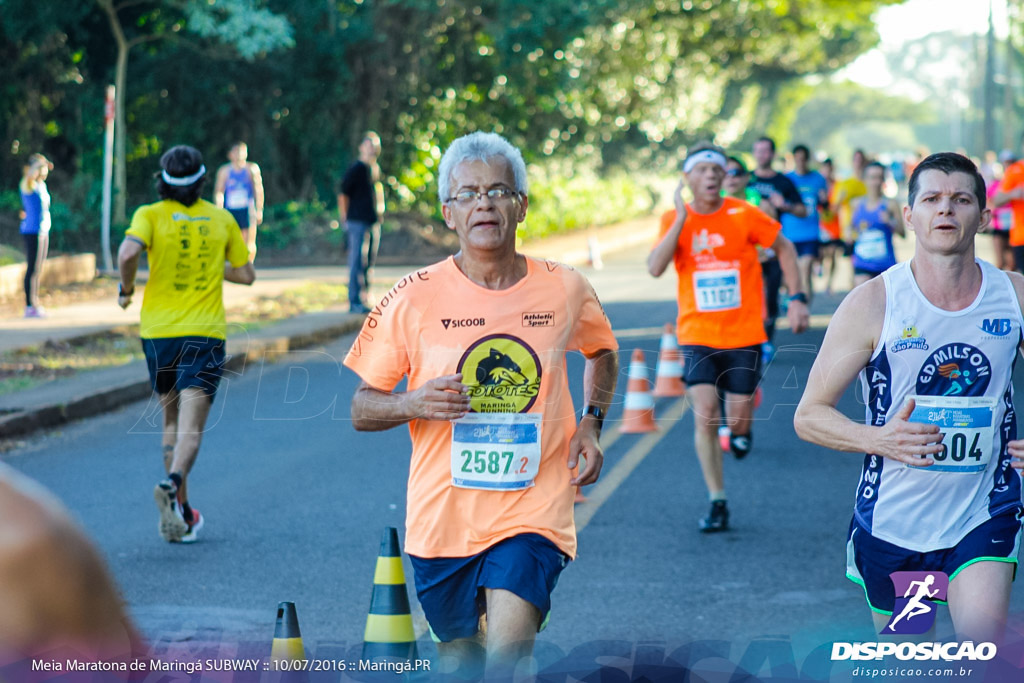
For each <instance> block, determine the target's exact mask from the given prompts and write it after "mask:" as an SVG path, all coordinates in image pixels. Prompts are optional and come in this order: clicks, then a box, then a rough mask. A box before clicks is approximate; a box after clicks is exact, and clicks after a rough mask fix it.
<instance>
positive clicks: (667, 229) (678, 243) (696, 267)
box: [647, 144, 809, 532]
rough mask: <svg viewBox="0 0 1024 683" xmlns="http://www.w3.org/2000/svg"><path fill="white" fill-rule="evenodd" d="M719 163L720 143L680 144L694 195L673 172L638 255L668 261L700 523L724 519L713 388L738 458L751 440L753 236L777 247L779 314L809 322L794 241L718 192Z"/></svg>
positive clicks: (755, 319)
mask: <svg viewBox="0 0 1024 683" xmlns="http://www.w3.org/2000/svg"><path fill="white" fill-rule="evenodd" d="M725 167H726V156H725V152H724V151H723V150H721V149H720V148H718V147H715V146H713V145H710V144H702V145H698V146H697V147H695V148H694V149H692V150H690V151H689V153H688V154H687V157H686V160H685V161H684V162H683V169H682V170H683V174H684V176H685V182H686V184H687V185H688V186H689V188H690V191H691V192H692V193H693V197H694V199H693V202H692V203H691V204H689V205H687V204H686V203H685V202H684V201H683V198H682V188H683V182H682V181H681V182H680V183H679V186H678V187H677V188H676V192H675V204H676V208H675V210H673V211H669V212H668V213H666V214H665V215H664V216H663V217H662V221H661V233H660V235H659V238H658V242H657V244H656V245H655V246H654V249H652V250H651V253H650V255H649V256H648V258H647V267H648V270H649V272H650V273H651V275H653V276H654V277H660V276H661V275H662V274H663V273H664V272H665V270H666V269H667V268H668V265H669V264H670V263H673V264H674V265H675V270H676V273H677V274H678V277H679V284H678V300H679V318H678V321H677V324H676V329H677V334H678V337H679V344H680V346H681V347H682V351H683V356H684V358H685V360H686V364H685V374H686V377H685V380H686V384H687V387H688V393H689V396H690V402H691V405H692V406H693V415H694V422H695V430H694V446H695V448H696V451H697V457H698V459H699V460H700V465H701V470H702V472H703V474H704V482H705V483H706V484H707V487H708V493H709V495H710V498H711V511H710V512H709V513H708V516H707V517H704V518H701V520H700V522H699V528H700V530H701V531H703V532H713V531H723V530H725V529H727V528H728V526H729V510H728V508H727V505H726V495H725V481H724V477H723V474H722V449H721V447H720V446H719V444H718V425H719V424H720V422H721V415H720V409H719V392H720V391H721V392H724V394H725V402H726V412H727V414H728V419H729V422H730V427H731V431H732V436H731V437H730V444H729V445H730V450H732V452H733V454H734V455H735V456H736V457H737V458H743V457H744V456H746V455H747V454H748V453H749V452H750V448H751V441H752V434H751V422H752V418H753V396H754V392H755V391H756V390H757V385H758V383H759V382H760V379H761V344H762V343H763V342H764V341H765V340H766V339H767V336H766V335H765V331H764V326H763V325H762V310H763V308H764V287H763V285H762V281H761V266H760V264H759V262H758V258H757V246H758V245H760V246H761V247H765V248H771V249H774V250H775V252H776V253H777V254H778V257H779V264H780V266H781V267H782V272H783V277H784V279H785V282H786V286H787V288H788V289H789V291H790V292H791V293H792V294H791V295H790V297H789V300H790V305H789V310H788V312H787V316H788V318H789V323H790V326H791V327H792V329H793V331H794V332H803V331H804V330H805V329H807V325H808V321H809V315H808V311H807V295H806V294H805V293H804V292H803V291H802V290H801V288H800V277H799V271H798V270H797V261H796V249H795V248H794V247H793V243H792V242H790V241H789V240H788V239H786V238H785V237H784V236H783V235H782V234H781V232H780V229H781V226H780V225H779V223H778V222H777V221H775V220H774V219H772V218H770V217H768V216H767V215H766V214H765V213H764V212H762V211H760V210H758V209H757V208H755V207H753V206H751V205H750V204H748V203H746V202H744V201H741V200H738V199H733V198H731V197H722V196H721V189H722V182H723V180H724V178H725Z"/></svg>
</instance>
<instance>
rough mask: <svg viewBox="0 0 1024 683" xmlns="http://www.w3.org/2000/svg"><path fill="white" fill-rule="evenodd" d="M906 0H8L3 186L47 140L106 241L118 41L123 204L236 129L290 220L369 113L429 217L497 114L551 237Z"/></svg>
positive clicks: (73, 197) (723, 136)
mask: <svg viewBox="0 0 1024 683" xmlns="http://www.w3.org/2000/svg"><path fill="white" fill-rule="evenodd" d="M896 1H897V0H682V1H681V2H680V1H679V0H651V1H649V2H642V3H640V2H630V1H628V0H319V1H318V2H293V1H290V0H122V1H121V2H120V3H118V2H116V1H113V2H112V1H111V0H93V1H92V2H87V1H85V0H81V1H79V2H67V3H65V2H60V3H51V2H40V1H39V0H0V16H2V18H3V21H2V23H0V110H2V111H3V112H4V113H5V116H4V118H3V124H2V126H3V129H2V131H0V132H2V134H3V136H4V149H5V150H9V153H7V154H5V155H4V156H3V157H2V159H0V180H2V185H3V187H4V188H13V187H14V186H15V184H16V182H17V179H18V177H19V174H20V168H21V165H22V163H23V160H24V159H25V158H26V157H27V156H28V154H31V153H32V152H35V151H40V150H41V151H43V152H45V153H46V154H48V155H49V156H51V158H53V160H54V161H55V162H56V164H57V169H56V170H55V171H54V173H53V175H52V178H53V180H52V182H51V189H52V190H53V193H54V196H55V198H56V199H57V200H58V201H59V202H60V203H62V204H63V205H64V209H62V210H63V211H65V212H66V215H65V216H64V219H65V221H66V222H65V223H64V224H63V225H64V229H66V230H70V231H72V232H76V233H78V232H80V233H82V234H81V235H80V236H78V237H76V238H75V239H74V240H72V239H71V237H69V236H67V237H66V238H65V241H66V242H68V244H67V245H66V246H67V247H68V248H71V247H74V248H94V247H90V245H91V244H92V243H94V242H95V241H96V238H95V237H94V235H95V234H96V232H97V228H96V226H97V225H98V215H99V195H100V184H99V178H100V177H101V175H102V174H101V163H102V135H103V133H102V125H103V124H102V112H103V92H104V88H105V87H106V85H107V84H108V83H112V82H113V81H114V78H115V73H116V69H117V65H118V56H119V52H120V54H121V56H122V57H124V60H125V61H124V68H125V85H124V87H123V88H122V92H121V93H120V95H121V97H122V98H123V106H124V112H125V126H124V127H123V129H122V130H123V132H124V134H125V142H124V158H125V161H126V166H125V171H126V173H125V177H126V188H127V189H126V193H125V195H124V197H123V198H124V200H125V203H126V205H127V207H128V209H129V212H130V210H131V209H132V208H133V207H134V206H136V205H138V204H139V203H141V202H144V201H149V200H151V199H152V198H153V192H152V188H151V185H152V173H153V171H154V170H155V169H156V166H157V159H158V157H159V155H160V154H161V153H162V152H163V151H164V150H165V149H167V148H168V147H169V146H171V145H173V144H178V143H183V142H184V143H189V144H192V145H195V146H196V147H198V148H200V149H201V150H202V151H203V152H204V153H205V154H206V157H207V165H208V166H210V167H213V166H216V165H217V164H218V163H220V162H221V161H222V160H223V158H224V154H225V153H226V151H227V149H228V147H229V146H230V144H231V143H232V142H233V141H235V140H238V139H242V140H246V141H247V142H248V144H249V156H250V159H252V160H254V161H256V162H258V163H259V164H260V166H261V168H262V169H263V171H264V178H265V184H266V189H267V201H268V205H282V206H283V207H284V208H282V209H280V210H278V209H275V210H274V212H273V214H274V215H275V216H277V215H282V216H288V215H292V216H294V215H296V213H299V214H301V213H302V212H301V211H299V212H296V210H294V208H295V206H296V205H291V206H292V210H289V209H288V208H287V207H288V206H289V204H288V203H289V202H299V205H301V206H307V207H309V208H311V209H312V210H313V211H328V212H329V211H331V210H333V205H334V191H335V183H336V182H337V179H338V177H339V176H340V174H341V172H342V171H343V170H344V167H345V166H346V165H347V163H349V161H350V160H351V159H352V156H353V152H354V148H355V144H356V143H357V142H358V139H359V136H360V135H361V134H362V132H363V131H364V130H366V129H368V128H372V129H375V130H378V131H379V132H380V133H381V136H382V138H383V141H384V155H383V156H382V158H381V166H382V168H383V170H384V172H385V174H386V176H387V190H388V200H389V203H390V205H391V206H394V207H400V208H405V209H412V210H418V211H421V212H425V213H436V211H437V206H436V194H435V193H436V184H435V182H434V181H435V179H434V177H433V172H434V169H435V168H436V165H437V162H438V160H439V158H440V154H441V151H442V150H443V149H444V147H445V145H446V144H447V143H448V142H450V141H451V140H452V139H453V138H454V137H456V136H458V135H460V134H462V133H465V132H468V131H471V130H478V129H483V130H495V131H498V132H501V133H503V134H504V135H506V136H507V137H509V138H510V139H511V140H512V141H513V142H514V143H515V144H517V145H519V146H520V147H521V148H522V149H523V151H524V154H525V155H526V157H527V161H528V163H530V164H531V165H532V166H533V168H532V169H531V176H532V178H533V183H532V192H533V193H534V194H535V195H536V196H537V200H538V201H537V202H536V207H537V208H538V211H540V209H541V207H542V206H545V205H549V204H554V203H555V202H557V204H556V206H557V207H558V216H555V217H553V218H550V219H546V220H545V219H542V217H541V216H535V217H534V223H536V224H537V226H538V227H537V231H538V232H547V231H549V230H553V229H555V228H556V227H570V226H573V225H587V224H591V223H594V222H598V223H604V222H607V221H608V220H611V219H614V218H618V217H622V216H623V215H630V214H633V215H635V213H636V212H637V211H642V210H644V209H645V208H647V207H649V205H650V201H649V199H647V198H646V194H647V190H646V189H645V187H644V185H643V183H639V182H637V172H638V170H641V169H643V170H645V171H647V172H648V173H650V172H652V171H653V172H655V173H656V172H658V171H659V170H662V169H664V170H666V171H671V169H672V167H673V163H672V162H673V161H674V160H675V159H676V158H677V156H678V149H679V148H680V147H681V146H683V145H685V144H688V143H690V142H692V141H693V140H695V139H698V138H704V137H715V138H717V139H718V141H719V142H721V143H723V144H727V145H728V144H743V145H746V144H747V143H748V142H749V141H750V140H751V139H752V137H754V136H756V135H757V134H759V133H760V132H761V131H763V130H765V129H767V128H768V127H769V126H770V125H771V123H772V113H773V107H774V103H775V101H776V98H777V97H778V95H779V93H780V90H781V89H782V87H783V86H784V85H785V84H787V83H790V82H792V81H793V79H797V78H800V77H803V76H805V75H807V74H815V73H825V72H830V71H833V70H835V69H837V68H839V67H841V66H843V65H845V64H847V63H848V62H849V61H851V60H852V59H853V58H854V57H855V56H856V55H858V54H859V53H861V52H862V51H864V50H865V49H866V48H868V47H870V46H872V45H873V44H874V43H875V42H876V40H877V36H876V34H875V31H874V26H873V24H872V21H871V14H872V12H873V11H874V10H875V9H877V8H878V7H880V6H882V5H886V4H893V3H894V2H896ZM119 5H120V7H119ZM110 10H113V11H114V14H113V15H111V14H110ZM112 16H113V17H114V18H115V19H116V22H117V23H116V26H115V22H114V21H113V19H112ZM118 31H120V32H121V35H120V37H118V35H117V32H118ZM119 47H120V50H119ZM556 177H557V178H558V179H559V182H558V183H555V184H554V185H552V186H550V187H549V186H547V185H546V183H547V182H549V180H550V179H552V178H556ZM598 177H602V178H605V179H604V180H602V181H600V183H599V182H598V181H597V180H596V179H597V178H598ZM548 197H550V198H551V199H552V200H553V201H552V202H549V201H548V200H547V198H548ZM9 199H10V197H7V198H5V199H3V200H0V201H2V203H3V206H2V207H0V212H3V214H2V216H3V217H2V220H0V230H2V231H3V232H2V233H0V235H4V236H6V235H8V234H9V233H10V227H11V225H12V222H13V215H12V214H11V213H10V212H9V211H7V210H6V209H7V208H9V205H10V203H11V202H10V201H8V200H9ZM542 199H543V200H544V201H541V200H542ZM14 200H15V201H16V197H15V198H14ZM268 220H269V218H268ZM76 228H80V230H76ZM531 229H532V228H531ZM301 231H302V226H301V224H296V225H295V226H294V232H296V233H301ZM4 239H5V240H6V238H4ZM56 241H57V244H56V245H55V246H57V247H58V248H60V240H59V239H58V240H56ZM70 242H78V243H76V244H71V243H70Z"/></svg>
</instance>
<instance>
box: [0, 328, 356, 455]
mask: <svg viewBox="0 0 1024 683" xmlns="http://www.w3.org/2000/svg"><path fill="white" fill-rule="evenodd" d="M363 319H364V318H363V317H362V316H359V317H356V318H351V319H348V320H343V321H341V322H338V323H332V324H328V325H324V326H322V327H317V328H313V329H306V330H299V331H296V332H294V333H292V334H286V335H277V336H266V337H256V338H250V339H249V340H248V342H247V343H246V346H245V348H244V350H241V351H238V352H234V353H232V351H233V349H232V348H231V347H232V345H233V344H235V345H237V344H239V343H242V342H241V341H240V340H239V338H238V337H229V338H228V349H227V351H228V353H227V356H228V358H227V361H226V362H225V364H224V370H225V371H230V372H232V373H235V374H238V375H241V374H242V373H244V372H245V369H246V367H247V366H248V365H249V363H250V361H252V362H253V363H255V362H258V361H259V360H262V359H263V358H264V357H265V356H266V355H268V354H280V353H285V352H287V351H291V350H297V349H303V348H309V347H311V346H317V345H319V344H323V343H325V342H328V341H331V340H333V339H336V338H338V337H342V336H344V335H346V334H350V333H352V332H358V331H359V329H360V328H362V326H363ZM124 367H125V369H126V371H127V372H132V370H131V369H132V368H133V367H140V368H141V369H142V371H143V372H145V362H144V361H136V362H135V363H131V364H129V365H126V366H124ZM152 392H153V390H152V387H150V384H149V378H148V377H146V376H145V375H143V378H142V379H131V380H128V381H125V382H123V383H119V384H114V385H113V386H110V387H108V388H106V389H103V390H100V391H93V392H91V393H87V394H85V395H81V396H76V397H74V398H69V399H68V400H66V401H62V402H59V403H52V404H48V405H41V406H34V407H32V408H26V409H24V410H19V411H16V412H12V413H8V414H7V415H2V416H0V438H11V437H15V436H25V435H27V434H30V433H32V432H36V431H39V430H42V429H51V428H53V427H57V426H59V425H62V424H65V423H67V422H72V421H74V420H81V419H83V418H87V417H93V416H95V415H99V414H101V413H105V412H109V411H111V410H114V409H116V408H119V407H121V406H123V405H126V404H128V403H132V402H134V401H139V400H142V399H144V398H147V397H148V396H150V394H152Z"/></svg>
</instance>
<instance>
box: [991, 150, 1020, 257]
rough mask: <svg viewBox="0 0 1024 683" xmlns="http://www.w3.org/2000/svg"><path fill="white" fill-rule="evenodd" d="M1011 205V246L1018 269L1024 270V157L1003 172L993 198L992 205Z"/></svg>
mask: <svg viewBox="0 0 1024 683" xmlns="http://www.w3.org/2000/svg"><path fill="white" fill-rule="evenodd" d="M1006 204H1009V205H1010V210H1011V211H1013V222H1012V224H1011V225H1010V248H1011V249H1012V250H1013V259H1014V261H1013V262H1014V263H1015V264H1016V265H1017V269H1018V270H1020V271H1021V272H1024V159H1021V160H1020V161H1018V162H1016V163H1013V164H1010V165H1009V166H1008V167H1007V168H1006V171H1004V173H1003V181H1002V182H1001V183H1000V184H999V191H998V192H996V194H995V196H994V197H993V198H992V206H993V208H995V207H1000V206H1004V205H1006Z"/></svg>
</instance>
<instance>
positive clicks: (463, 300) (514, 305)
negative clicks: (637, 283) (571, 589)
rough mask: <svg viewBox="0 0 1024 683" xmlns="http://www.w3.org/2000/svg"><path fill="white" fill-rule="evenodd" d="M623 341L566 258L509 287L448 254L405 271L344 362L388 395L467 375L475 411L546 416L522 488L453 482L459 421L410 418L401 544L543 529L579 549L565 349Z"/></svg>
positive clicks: (466, 549)
mask: <svg viewBox="0 0 1024 683" xmlns="http://www.w3.org/2000/svg"><path fill="white" fill-rule="evenodd" d="M617 348H618V344H617V342H616V341H615V336H614V335H613V333H612V329H611V325H610V324H609V322H608V318H607V317H606V316H605V313H604V310H603V309H602V308H601V304H600V302H599V301H598V299H597V295H596V294H595V293H594V290H593V289H592V288H591V286H590V283H589V282H587V280H586V278H584V277H583V275H582V274H580V273H579V272H578V271H576V270H574V269H572V268H570V267H568V266H564V265H561V264H558V263H554V262H551V261H542V260H538V259H532V258H527V274H526V277H524V278H523V279H522V280H520V281H519V282H517V283H516V284H515V285H513V286H512V287H510V288H508V289H504V290H490V289H486V288H484V287H481V286H479V285H477V284H475V283H474V282H472V281H471V280H469V279H468V278H467V277H466V276H465V275H464V274H463V273H462V271H460V270H459V268H458V266H457V265H456V264H455V262H454V260H453V259H451V258H449V259H447V260H445V261H442V262H440V263H437V264H434V265H432V266H430V267H428V268H424V269H422V270H419V271H416V272H414V273H411V274H409V275H408V276H406V277H405V278H403V279H402V280H401V281H400V282H399V283H398V284H397V285H396V286H395V287H394V288H393V289H392V290H391V291H390V292H389V293H388V294H387V295H386V296H385V297H384V298H383V299H382V300H381V302H380V303H379V304H378V305H377V306H376V307H375V308H374V310H373V311H372V312H371V313H370V314H369V315H368V317H367V319H366V321H365V323H364V324H363V329H362V331H361V332H360V334H359V336H358V337H357V338H356V340H355V342H354V343H353V345H352V348H351V350H350V351H349V353H348V356H347V357H346V358H345V365H346V366H347V367H349V368H351V369H352V370H354V371H355V372H356V373H357V374H358V375H359V376H360V377H361V378H362V379H363V381H365V382H366V383H367V384H369V385H370V386H372V387H374V388H376V389H379V390H382V391H391V390H393V389H394V388H395V386H396V385H397V384H398V383H399V382H400V381H401V380H402V378H403V377H408V390H409V391H414V390H416V389H417V388H419V387H420V386H422V385H423V384H424V383H425V382H427V381H428V380H431V379H434V378H437V377H441V376H444V375H452V374H455V373H457V372H461V373H462V375H463V377H462V382H463V384H466V385H468V386H469V387H470V400H471V409H472V410H473V411H474V412H480V413H494V412H500V413H539V414H541V415H543V417H542V419H541V433H540V452H541V460H540V465H539V471H538V472H537V475H536V477H535V479H534V485H533V486H532V487H529V488H525V489H522V490H518V491H490V490H483V489H474V488H458V487H456V486H454V485H453V467H454V465H453V461H452V453H451V451H452V434H453V427H452V423H451V422H447V421H436V420H412V421H411V422H410V423H409V432H410V434H411V436H412V460H411V462H410V468H409V482H408V494H407V506H406V510H407V514H406V539H405V548H406V552H408V553H409V554H411V555H416V556H418V557H468V556H470V555H475V554H477V553H479V552H482V551H484V550H486V549H487V548H489V547H491V546H493V545H494V544H495V543H498V542H499V541H502V540H504V539H506V538H509V537H512V536H516V535H518V534H522V533H536V534H540V535H541V536H544V537H545V538H548V539H549V540H551V541H552V542H553V543H555V544H556V545H557V546H558V547H559V548H560V549H561V550H562V551H563V552H565V553H566V554H567V555H569V556H571V557H574V556H575V554H576V526H575V522H574V521H573V499H574V496H575V489H574V487H573V486H571V485H570V484H569V481H570V479H571V477H572V476H574V474H573V472H571V471H570V470H569V469H568V468H567V467H566V459H567V458H568V456H569V440H570V439H571V438H572V435H573V434H574V433H575V430H576V425H577V420H576V414H575V411H574V410H573V404H572V397H571V396H570V394H569V383H568V378H567V376H566V370H565V354H566V352H567V351H580V352H582V353H583V354H584V355H587V356H593V355H594V354H596V353H597V352H599V351H601V350H602V349H617Z"/></svg>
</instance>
